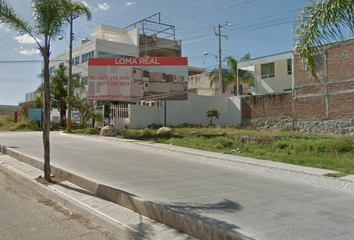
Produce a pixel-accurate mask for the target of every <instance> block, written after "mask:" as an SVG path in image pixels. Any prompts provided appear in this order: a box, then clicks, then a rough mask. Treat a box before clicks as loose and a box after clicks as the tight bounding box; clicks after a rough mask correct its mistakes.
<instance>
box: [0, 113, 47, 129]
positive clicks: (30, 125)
mask: <svg viewBox="0 0 354 240" xmlns="http://www.w3.org/2000/svg"><path fill="white" fill-rule="evenodd" d="M37 130H40V128H39V127H38V121H28V120H26V119H24V118H21V117H20V118H19V119H18V122H17V123H15V122H14V120H13V119H12V118H10V117H9V116H6V115H1V116H0V132H6V131H37Z"/></svg>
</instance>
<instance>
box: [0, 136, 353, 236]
mask: <svg viewBox="0 0 354 240" xmlns="http://www.w3.org/2000/svg"><path fill="white" fill-rule="evenodd" d="M0 144H1V145H5V146H11V147H13V148H15V149H16V150H17V151H20V152H22V153H25V154H26V155H30V156H32V157H36V158H43V145H42V135H41V133H40V132H31V133H0ZM206 154H207V153H206ZM51 161H52V164H53V165H55V166H57V167H59V168H63V169H65V170H68V171H71V172H73V173H76V174H80V175H81V176H83V177H85V178H88V179H91V180H94V181H97V182H100V183H104V184H106V185H110V186H112V187H114V188H117V189H121V190H124V191H126V192H129V193H131V194H134V195H137V196H139V197H140V198H142V199H145V200H149V201H152V202H155V203H158V204H160V205H161V206H163V207H166V208H170V209H173V210H175V211H177V212H180V213H182V214H184V215H187V216H189V217H191V218H194V219H197V220H200V221H203V222H205V223H208V224H210V225H213V226H216V227H218V228H220V229H221V228H225V229H226V228H227V229H232V230H234V231H238V232H240V233H242V234H244V235H246V236H250V237H253V238H255V239H271V240H276V239H282V240H284V239H311V240H313V239H321V240H322V239H354V228H353V220H354V193H353V192H350V191H343V190H338V189H334V188H329V187H323V186H321V185H315V184H310V183H307V182H300V181H295V180H294V181H293V180H289V179H285V178H282V177H278V176H270V175H264V174H258V173H255V172H249V171H243V170H239V169H237V168H235V167H234V166H233V164H232V163H230V162H227V161H223V160H218V159H206V158H204V157H200V156H195V155H190V154H185V153H180V152H173V151H167V150H163V149H159V148H151V147H144V146H141V145H138V144H135V143H134V142H126V141H112V140H106V139H102V138H92V137H77V136H72V135H61V134H59V133H56V132H54V133H51Z"/></svg>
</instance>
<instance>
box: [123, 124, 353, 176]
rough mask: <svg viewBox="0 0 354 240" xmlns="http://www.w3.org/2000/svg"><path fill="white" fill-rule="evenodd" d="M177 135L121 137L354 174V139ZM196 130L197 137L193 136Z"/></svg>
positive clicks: (209, 131) (250, 133)
mask: <svg viewBox="0 0 354 240" xmlns="http://www.w3.org/2000/svg"><path fill="white" fill-rule="evenodd" d="M174 130H175V133H174V134H172V133H163V134H161V133H160V134H157V131H156V128H151V127H150V128H144V129H141V130H138V129H123V130H120V135H119V136H118V137H123V138H129V139H137V140H142V141H152V142H157V143H165V144H173V145H178V146H185V147H190V148H196V149H202V150H209V151H215V152H220V153H221V152H224V153H227V154H237V155H241V156H247V157H253V158H258V159H265V160H272V161H278V162H284V163H290V164H296V165H301V166H308V167H316V168H323V169H331V170H335V171H338V172H339V173H338V174H329V175H328V176H330V177H341V176H345V175H348V174H354V137H352V136H334V135H325V134H311V135H310V134H306V133H305V134H304V133H298V132H291V131H280V132H269V131H256V130H252V129H246V128H240V127H201V126H187V127H176V128H174ZM193 131H196V132H197V133H196V134H192V135H191V134H190V133H191V132H193Z"/></svg>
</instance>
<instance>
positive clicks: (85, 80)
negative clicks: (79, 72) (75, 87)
mask: <svg viewBox="0 0 354 240" xmlns="http://www.w3.org/2000/svg"><path fill="white" fill-rule="evenodd" d="M81 81H82V84H84V85H85V86H87V84H88V77H82V78H81Z"/></svg>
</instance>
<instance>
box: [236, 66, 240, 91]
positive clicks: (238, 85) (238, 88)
mask: <svg viewBox="0 0 354 240" xmlns="http://www.w3.org/2000/svg"><path fill="white" fill-rule="evenodd" d="M236 70H237V96H240V93H239V92H240V82H239V79H238V67H237V68H236Z"/></svg>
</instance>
